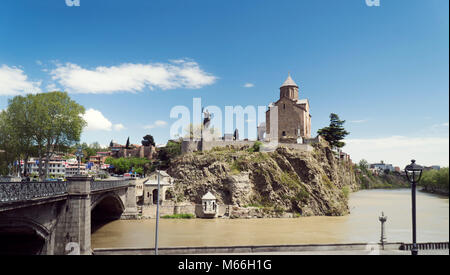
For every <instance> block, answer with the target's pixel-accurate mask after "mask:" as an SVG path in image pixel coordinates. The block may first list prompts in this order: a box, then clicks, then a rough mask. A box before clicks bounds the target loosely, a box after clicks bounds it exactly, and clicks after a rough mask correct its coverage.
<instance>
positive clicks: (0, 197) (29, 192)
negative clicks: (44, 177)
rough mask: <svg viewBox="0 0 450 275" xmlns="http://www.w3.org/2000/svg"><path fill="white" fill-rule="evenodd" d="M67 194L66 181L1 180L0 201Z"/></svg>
mask: <svg viewBox="0 0 450 275" xmlns="http://www.w3.org/2000/svg"><path fill="white" fill-rule="evenodd" d="M64 194H67V182H63V181H56V182H55V181H52V182H1V183H0V203H10V202H20V201H28V200H33V199H39V198H47V197H55V196H60V195H64Z"/></svg>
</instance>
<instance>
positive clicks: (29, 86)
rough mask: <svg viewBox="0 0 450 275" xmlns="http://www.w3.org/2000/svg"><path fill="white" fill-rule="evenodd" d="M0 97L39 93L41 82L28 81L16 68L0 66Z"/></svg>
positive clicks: (21, 71)
mask: <svg viewBox="0 0 450 275" xmlns="http://www.w3.org/2000/svg"><path fill="white" fill-rule="evenodd" d="M0 83H1V85H0V96H2V95H19V94H26V93H39V92H41V88H40V86H41V81H30V80H28V76H27V75H26V74H25V73H24V72H23V70H21V69H19V68H17V67H8V66H7V65H5V64H3V65H2V66H0Z"/></svg>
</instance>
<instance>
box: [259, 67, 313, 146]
mask: <svg viewBox="0 0 450 275" xmlns="http://www.w3.org/2000/svg"><path fill="white" fill-rule="evenodd" d="M274 107H277V108H274ZM271 112H278V118H276V114H272V120H273V119H274V118H275V119H276V120H275V121H277V123H278V127H277V128H278V134H277V133H276V129H277V128H276V125H274V126H273V127H274V129H275V133H272V134H271V133H270V131H271V126H270V122H271V121H270V118H271ZM274 115H275V116H274ZM265 126H266V127H265V128H266V137H271V138H270V139H274V138H277V139H278V142H283V143H303V140H305V139H310V138H311V114H310V113H309V101H308V99H299V88H298V85H297V84H296V83H295V82H294V80H293V79H292V78H291V75H290V74H289V75H288V77H287V79H286V81H284V83H283V84H282V85H281V87H280V99H278V101H276V102H275V103H271V104H270V105H269V110H267V112H266V125H265ZM272 130H273V129H272ZM274 136H275V137H274ZM276 136H278V137H276Z"/></svg>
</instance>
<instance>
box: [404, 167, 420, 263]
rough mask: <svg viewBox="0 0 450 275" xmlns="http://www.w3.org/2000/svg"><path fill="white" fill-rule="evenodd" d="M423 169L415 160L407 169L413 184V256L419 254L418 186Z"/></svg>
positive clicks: (408, 177) (409, 179)
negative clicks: (417, 235)
mask: <svg viewBox="0 0 450 275" xmlns="http://www.w3.org/2000/svg"><path fill="white" fill-rule="evenodd" d="M422 170H423V167H422V166H420V165H417V164H416V161H415V160H411V164H410V165H407V166H406V167H405V173H406V178H407V179H408V181H409V182H410V183H411V196H412V226H413V231H412V234H413V235H412V238H413V246H412V248H411V255H417V254H418V248H417V242H416V184H417V183H418V182H419V181H420V178H421V177H422Z"/></svg>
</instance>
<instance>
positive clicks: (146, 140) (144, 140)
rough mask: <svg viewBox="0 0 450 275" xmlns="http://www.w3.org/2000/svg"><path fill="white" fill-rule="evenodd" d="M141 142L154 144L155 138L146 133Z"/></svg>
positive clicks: (146, 144) (144, 144) (145, 144)
mask: <svg viewBox="0 0 450 275" xmlns="http://www.w3.org/2000/svg"><path fill="white" fill-rule="evenodd" d="M141 143H142V145H143V146H150V145H151V146H155V140H154V139H153V136H152V135H146V136H145V137H143V140H142V142H141Z"/></svg>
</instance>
